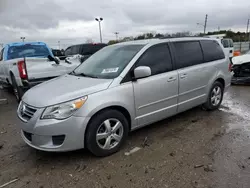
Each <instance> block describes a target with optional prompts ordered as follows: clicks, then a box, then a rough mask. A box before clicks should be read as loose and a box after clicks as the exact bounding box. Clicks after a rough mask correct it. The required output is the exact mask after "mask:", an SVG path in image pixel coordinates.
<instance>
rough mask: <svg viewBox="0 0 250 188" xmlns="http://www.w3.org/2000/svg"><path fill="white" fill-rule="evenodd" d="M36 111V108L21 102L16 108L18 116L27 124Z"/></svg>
mask: <svg viewBox="0 0 250 188" xmlns="http://www.w3.org/2000/svg"><path fill="white" fill-rule="evenodd" d="M36 111H37V109H36V108H34V107H31V106H29V105H27V104H25V103H24V102H21V103H20V105H19V108H18V115H19V117H20V118H21V119H22V120H23V121H26V122H27V121H29V120H30V119H31V118H32V117H33V115H34V114H35V112H36Z"/></svg>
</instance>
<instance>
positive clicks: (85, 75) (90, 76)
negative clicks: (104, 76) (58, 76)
mask: <svg viewBox="0 0 250 188" xmlns="http://www.w3.org/2000/svg"><path fill="white" fill-rule="evenodd" d="M72 74H74V75H75V76H83V77H89V78H98V77H97V76H94V75H87V74H84V73H80V74H76V73H75V72H74V71H73V72H72Z"/></svg>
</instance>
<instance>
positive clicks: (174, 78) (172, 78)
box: [168, 77, 176, 82]
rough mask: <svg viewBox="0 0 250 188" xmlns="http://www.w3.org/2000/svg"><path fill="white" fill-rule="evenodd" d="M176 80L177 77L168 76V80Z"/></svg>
mask: <svg viewBox="0 0 250 188" xmlns="http://www.w3.org/2000/svg"><path fill="white" fill-rule="evenodd" d="M175 80H176V77H170V78H168V82H173V81H175Z"/></svg>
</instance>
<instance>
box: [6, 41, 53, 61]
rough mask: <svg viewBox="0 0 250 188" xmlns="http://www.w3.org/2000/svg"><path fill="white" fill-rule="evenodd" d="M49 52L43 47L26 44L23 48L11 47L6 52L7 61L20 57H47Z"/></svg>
mask: <svg viewBox="0 0 250 188" xmlns="http://www.w3.org/2000/svg"><path fill="white" fill-rule="evenodd" d="M48 55H50V52H49V50H48V48H47V47H46V46H45V45H32V44H28V45H27V44H26V45H23V46H11V47H10V48H9V50H8V54H7V59H16V58H22V57H48Z"/></svg>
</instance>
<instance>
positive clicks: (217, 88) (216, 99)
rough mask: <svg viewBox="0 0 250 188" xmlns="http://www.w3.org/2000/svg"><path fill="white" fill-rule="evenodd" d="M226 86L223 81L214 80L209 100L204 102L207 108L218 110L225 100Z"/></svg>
mask: <svg viewBox="0 0 250 188" xmlns="http://www.w3.org/2000/svg"><path fill="white" fill-rule="evenodd" d="M223 93H224V87H223V85H222V83H221V82H218V81H216V82H214V84H213V85H212V88H211V90H210V92H209V95H208V98H207V102H206V103H205V104H203V107H204V108H205V109H206V110H216V109H218V108H219V106H220V105H221V102H222V100H223Z"/></svg>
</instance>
